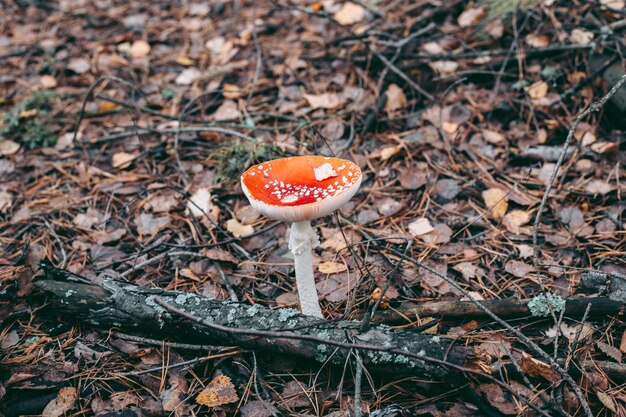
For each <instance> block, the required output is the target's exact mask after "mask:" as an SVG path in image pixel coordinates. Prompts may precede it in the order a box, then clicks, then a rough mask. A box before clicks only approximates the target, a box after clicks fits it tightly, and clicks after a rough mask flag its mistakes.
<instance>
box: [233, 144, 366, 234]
mask: <svg viewBox="0 0 626 417" xmlns="http://www.w3.org/2000/svg"><path fill="white" fill-rule="evenodd" d="M361 179H362V175H361V169H360V168H359V167H358V166H357V165H356V164H355V163H354V162H351V161H348V160H345V159H340V158H330V157H326V156H315V155H312V156H294V157H290V158H281V159H274V160H272V161H267V162H263V163H262V164H258V165H254V166H252V167H250V168H249V169H248V170H247V171H246V172H244V173H243V175H242V176H241V188H242V189H243V192H244V194H245V195H246V197H248V200H250V204H251V205H252V207H253V208H254V209H255V210H257V211H258V212H259V213H261V214H264V215H265V216H267V217H269V218H272V219H276V220H283V221H290V222H299V221H303V220H312V219H316V218H318V217H322V216H325V215H327V214H330V213H332V212H333V211H335V210H337V209H338V208H339V207H341V206H342V205H343V204H345V203H346V202H347V201H348V200H350V198H352V196H354V194H355V193H356V192H357V190H358V189H359V185H361Z"/></svg>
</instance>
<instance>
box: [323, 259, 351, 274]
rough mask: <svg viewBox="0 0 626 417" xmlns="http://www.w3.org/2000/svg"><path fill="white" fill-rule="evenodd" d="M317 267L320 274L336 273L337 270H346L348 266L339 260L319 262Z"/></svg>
mask: <svg viewBox="0 0 626 417" xmlns="http://www.w3.org/2000/svg"><path fill="white" fill-rule="evenodd" d="M317 269H318V270H319V271H320V272H321V273H322V274H338V273H339V272H343V271H347V270H348V267H347V266H346V265H345V264H341V263H339V262H320V264H319V265H318V266H317Z"/></svg>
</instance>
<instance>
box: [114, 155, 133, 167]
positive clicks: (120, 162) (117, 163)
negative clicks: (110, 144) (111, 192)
mask: <svg viewBox="0 0 626 417" xmlns="http://www.w3.org/2000/svg"><path fill="white" fill-rule="evenodd" d="M135 157H136V155H133V154H132V153H128V152H117V153H115V154H113V168H117V169H126V168H130V165H131V164H132V162H133V160H134V159H135Z"/></svg>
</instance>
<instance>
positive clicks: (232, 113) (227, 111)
mask: <svg viewBox="0 0 626 417" xmlns="http://www.w3.org/2000/svg"><path fill="white" fill-rule="evenodd" d="M240 117H241V112H240V111H239V107H238V106H237V103H235V102H234V101H233V100H224V102H223V103H222V104H221V105H220V106H219V107H218V108H217V110H215V113H213V115H212V116H211V118H212V119H213V120H217V121H220V120H233V119H239V118H240Z"/></svg>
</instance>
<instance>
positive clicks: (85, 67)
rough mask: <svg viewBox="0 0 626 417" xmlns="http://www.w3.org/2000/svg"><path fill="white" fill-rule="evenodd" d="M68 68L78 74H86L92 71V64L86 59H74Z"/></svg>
mask: <svg viewBox="0 0 626 417" xmlns="http://www.w3.org/2000/svg"><path fill="white" fill-rule="evenodd" d="M67 68H68V69H69V70H72V71H73V72H75V73H76V74H84V73H86V72H87V71H89V69H91V64H89V61H87V60H86V59H84V58H72V59H70V62H69V63H68V64H67Z"/></svg>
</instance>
